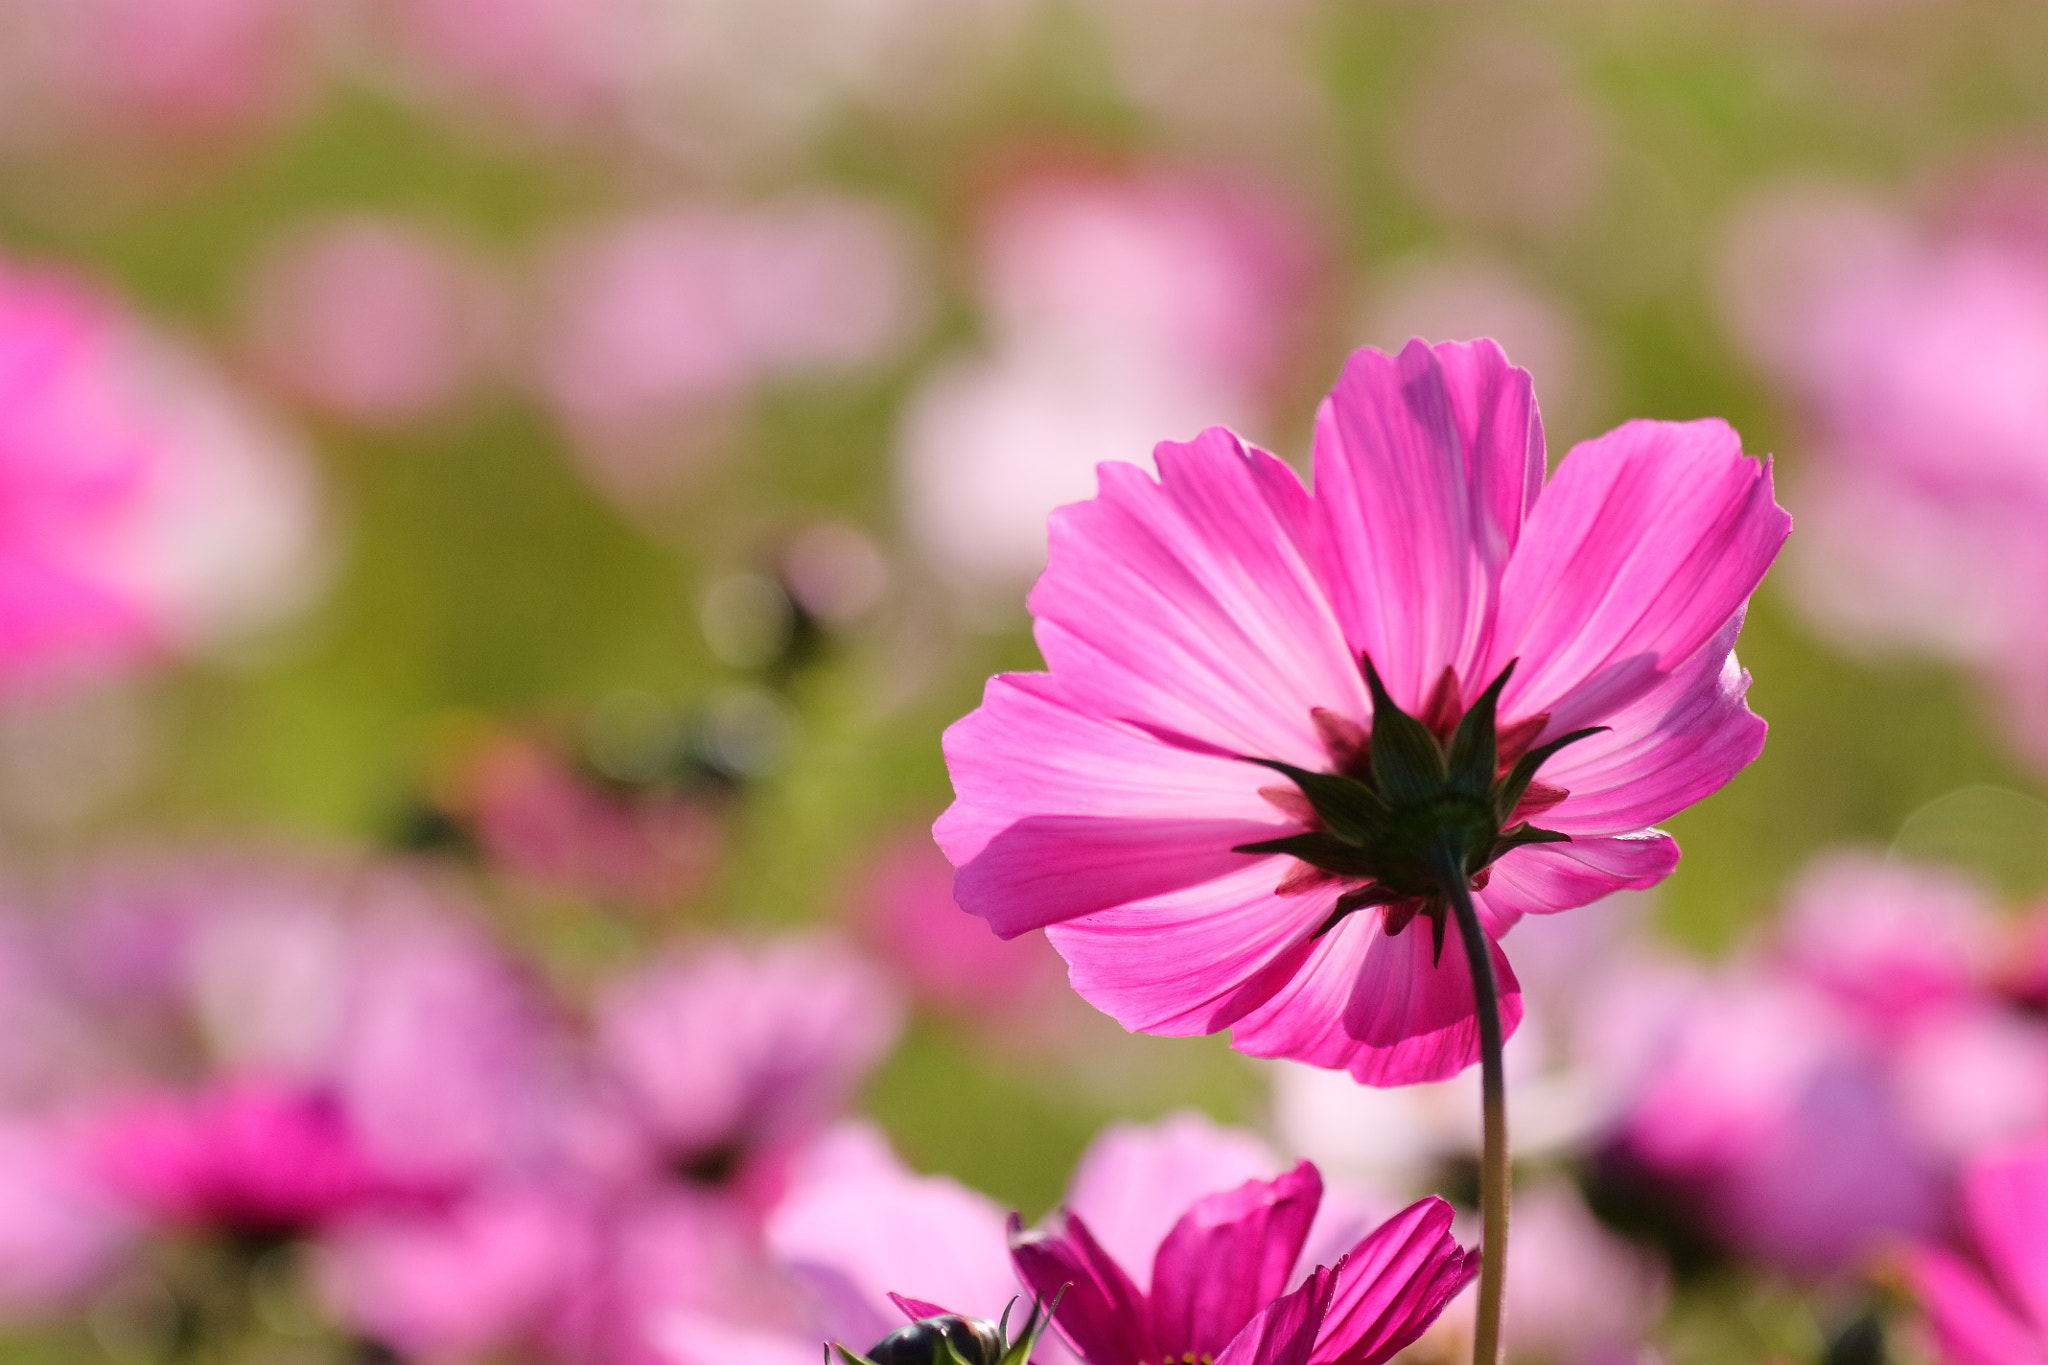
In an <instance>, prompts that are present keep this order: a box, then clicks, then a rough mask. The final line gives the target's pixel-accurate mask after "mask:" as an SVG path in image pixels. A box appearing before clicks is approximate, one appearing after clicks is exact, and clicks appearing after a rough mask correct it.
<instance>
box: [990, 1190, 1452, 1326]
mask: <svg viewBox="0 0 2048 1365" xmlns="http://www.w3.org/2000/svg"><path fill="white" fill-rule="evenodd" d="M1322 1193H1323V1182H1322V1177H1321V1175H1319V1174H1318V1173H1317V1171H1316V1168H1315V1167H1314V1166H1312V1165H1310V1164H1309V1163H1308V1162H1306V1161H1304V1162H1302V1163H1301V1164H1300V1165H1298V1166H1296V1167H1295V1168H1294V1169H1293V1170H1291V1171H1288V1172H1286V1173H1285V1174H1283V1175H1281V1176H1280V1177H1278V1178H1277V1179H1274V1180H1250V1181H1246V1182H1245V1183H1244V1184H1242V1185H1239V1186H1237V1187H1236V1188H1235V1189H1232V1190H1228V1191H1226V1192H1223V1193H1219V1194H1211V1195H1207V1196H1205V1197H1204V1198H1202V1199H1200V1200H1198V1201H1196V1203H1195V1204H1194V1206H1193V1207H1191V1208H1190V1209H1188V1210H1187V1212H1186V1213H1185V1214H1183V1215H1182V1216H1181V1218H1180V1220H1179V1221H1178V1222H1176V1223H1175V1224H1174V1225H1173V1227H1172V1229H1171V1230H1170V1231H1169V1232H1168V1233H1167V1234H1166V1237H1165V1240H1163V1241H1162V1242H1161V1243H1160V1244H1159V1249H1158V1251H1157V1252H1156V1253H1155V1254H1154V1256H1153V1260H1152V1274H1151V1279H1150V1284H1149V1287H1148V1288H1143V1289H1141V1288H1140V1287H1139V1285H1138V1283H1137V1281H1135V1280H1134V1279H1133V1278H1132V1277H1131V1275H1130V1274H1129V1273H1128V1272H1127V1271H1126V1270H1125V1269H1124V1268H1123V1267H1122V1266H1121V1265H1119V1264H1118V1263H1117V1261H1115V1260H1114V1259H1113V1258H1111V1256H1110V1255H1109V1254H1108V1253H1107V1252H1106V1251H1104V1250H1103V1249H1102V1246H1101V1244H1100V1243H1099V1242H1098V1241H1096V1239H1095V1237H1094V1236H1093V1234H1091V1233H1090V1232H1089V1230H1088V1225H1087V1224H1086V1223H1085V1222H1084V1221H1083V1220H1082V1219H1081V1217H1080V1216H1079V1215H1078V1214H1075V1213H1071V1212H1067V1211H1060V1212H1056V1213H1055V1214H1054V1215H1053V1217H1052V1218H1051V1219H1050V1220H1049V1222H1048V1223H1047V1225H1046V1226H1045V1227H1044V1228H1042V1229H1040V1230H1037V1231H1033V1232H1025V1231H1024V1229H1023V1225H1022V1223H1021V1221H1020V1220H1018V1219H1017V1218H1015V1217H1014V1216H1013V1217H1012V1218H1011V1221H1010V1250H1011V1256H1012V1258H1013V1259H1014V1260H1015V1261H1016V1264H1017V1273H1018V1276H1019V1277H1020V1278H1021V1279H1022V1280H1023V1281H1024V1283H1025V1284H1026V1285H1027V1286H1029V1287H1030V1288H1031V1290H1032V1292H1033V1293H1034V1294H1035V1295H1037V1296H1038V1297H1039V1298H1040V1299H1042V1300H1045V1301H1047V1302H1050V1301H1051V1300H1052V1299H1053V1297H1054V1296H1055V1295H1059V1294H1061V1291H1062V1288H1063V1287H1064V1289H1065V1293H1064V1296H1063V1297H1061V1298H1060V1300H1059V1307H1058V1310H1057V1312H1056V1313H1055V1315H1054V1322H1055V1323H1056V1324H1057V1325H1058V1327H1059V1329H1060V1332H1061V1334H1062V1335H1063V1336H1064V1337H1065V1338H1066V1340H1067V1342H1068V1344H1069V1345H1071V1346H1072V1347H1073V1348H1074V1350H1075V1352H1076V1353H1077V1354H1079V1355H1080V1356H1081V1358H1082V1359H1083V1360H1084V1361H1086V1362H1087V1365H1140V1362H1144V1361H1157V1360H1216V1361H1229V1362H1232V1363H1233V1365H1250V1362H1253V1361H1258V1362H1289V1363H1290V1365H1378V1363H1379V1362H1381V1361H1385V1360H1387V1359H1389V1358H1391V1357H1392V1356H1393V1355H1394V1353H1395V1352H1397V1351H1399V1350H1400V1349H1401V1348H1402V1347H1404V1346H1406V1345H1408V1344H1409V1343H1410V1342H1412V1341H1413V1340H1415V1338H1416V1337H1418V1336H1420V1335H1421V1334H1422V1332H1423V1330H1424V1329H1425V1328H1427V1327H1428V1326H1429V1324H1430V1323H1431V1322H1433V1321H1434V1320H1435V1319H1436V1316H1437V1314H1438V1313H1440V1312H1442V1311H1443V1307H1444V1305H1445V1304H1446V1303H1448V1302H1449V1301H1450V1299H1451V1297H1452V1296H1453V1295H1454V1294H1456V1293H1457V1292H1458V1291H1459V1290H1460V1289H1462V1288H1464V1286H1465V1284H1466V1282H1467V1281H1469V1280H1470V1279H1471V1278H1472V1277H1473V1276H1474V1275H1476V1274H1477V1273H1478V1271H1479V1257H1478V1254H1477V1253H1476V1252H1468V1251H1466V1250H1464V1249H1462V1248H1461V1247H1459V1245H1458V1244H1457V1242H1456V1240H1455V1239H1454V1238H1452V1236H1451V1231H1450V1228H1451V1207H1450V1205H1448V1204H1446V1203H1444V1202H1443V1201H1442V1200H1441V1199H1434V1198H1432V1199H1424V1200H1422V1201H1420V1202H1419V1203H1416V1204H1414V1205H1411V1206H1410V1207H1409V1208H1407V1209H1405V1210H1403V1211H1402V1212H1400V1213H1398V1214H1396V1215H1395V1216H1394V1217H1393V1218H1390V1219H1388V1220H1387V1221H1386V1222H1385V1223H1383V1224H1381V1225H1380V1226H1379V1227H1378V1228H1377V1229H1375V1230H1374V1231H1372V1232H1371V1233H1368V1234H1367V1235H1366V1236H1365V1237H1364V1238H1363V1239H1362V1240H1361V1241H1359V1242H1358V1243H1357V1245H1355V1246H1353V1247H1352V1248H1351V1249H1350V1251H1349V1252H1348V1253H1347V1254H1346V1255H1345V1256H1343V1257H1342V1258H1341V1259H1340V1260H1338V1261H1337V1263H1336V1264H1335V1265H1334V1266H1333V1267H1327V1268H1326V1267H1323V1266H1317V1267H1315V1268H1314V1269H1312V1270H1310V1271H1308V1272H1307V1275H1306V1276H1305V1277H1303V1276H1300V1275H1298V1274H1297V1272H1296V1268H1295V1267H1296V1262H1297V1261H1298V1260H1299V1259H1300V1257H1301V1253H1302V1248H1303V1246H1304V1244H1305V1243H1306V1242H1307V1240H1308V1234H1309V1227H1310V1225H1311V1224H1312V1223H1313V1222H1314V1220H1315V1216H1316V1208H1317V1205H1318V1204H1320V1203H1321V1202H1322ZM1290 1284H1294V1285H1296V1287H1295V1288H1294V1289H1293V1290H1292V1291H1291V1292H1289V1291H1288V1286H1289V1285H1290Z"/></svg>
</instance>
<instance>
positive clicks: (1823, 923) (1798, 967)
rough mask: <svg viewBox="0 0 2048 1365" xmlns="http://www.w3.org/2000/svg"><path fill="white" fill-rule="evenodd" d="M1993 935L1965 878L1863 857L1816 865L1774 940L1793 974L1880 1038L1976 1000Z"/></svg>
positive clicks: (1993, 949) (1986, 905) (1804, 876)
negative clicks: (1931, 1013)
mask: <svg viewBox="0 0 2048 1365" xmlns="http://www.w3.org/2000/svg"><path fill="white" fill-rule="evenodd" d="M1999 936H2000V935H1999V926H1998V924H1997V921H1996V917H1995V912H1994V910H1993V907H1992V905H1991V903H1990V897H1989V896H1987V895H1986V894H1985V892H1984V890H1983V889H1982V888H1981V887H1980V886H1978V885H1977V884H1976V883H1975V882H1973V881H1971V880H1970V879H1969V878H1968V877H1967V876H1964V875H1963V874H1962V873H1960V872H1956V871H1953V870H1950V869H1947V868H1941V867H1933V866H1921V865H1916V864H1911V863H1903V862H1899V861H1897V860H1880V859H1879V858H1877V857H1875V856H1873V855H1871V854H1867V853H1838V854H1831V855H1827V856H1825V857H1822V858H1819V859H1816V860H1815V861H1814V862H1813V863H1812V864H1811V865H1810V866H1808V867H1807V869H1806V870H1805V871H1804V872H1802V873H1801V874H1800V876H1799V879H1798V881H1797V882H1796V883H1795V884H1794V885H1793V887H1792V890H1791V892H1790V893H1789V895H1788V897H1787V900H1786V904H1785V908H1784V910H1783V911H1782V912H1781V914H1780V916H1779V921H1778V925H1777V928H1776V930H1775V934H1774V937H1775V939H1776V941H1777V944H1778V949H1779V952H1780V953H1781V954H1782V955H1783V958H1784V960H1785V963H1786V965H1787V966H1788V967H1789V968H1790V969H1791V970H1792V971H1793V972H1794V973H1795V974H1796V975H1798V976H1799V977H1801V978H1802V979H1804V980H1806V981H1808V982H1811V983H1812V984H1813V985H1815V986H1818V987H1819V988H1820V989H1821V990H1823V991H1825V992H1827V993H1828V994H1829V995H1831V996H1833V997H1834V998H1835V999H1836V1000H1837V1001H1838V1002H1839V1003H1840V1004H1841V1005H1842V1006H1843V1007H1844V1008H1846V1009H1848V1010H1849V1011H1851V1012H1852V1013H1853V1014H1854V1015H1855V1017H1857V1018H1858V1019H1859V1020H1861V1021H1862V1022H1863V1023H1864V1024H1865V1025H1867V1026H1868V1027H1870V1028H1873V1029H1877V1030H1880V1031H1886V1030H1896V1029H1899V1028H1902V1027H1905V1026H1907V1025H1909V1024H1911V1023H1912V1022H1914V1021H1915V1020H1916V1019H1918V1018H1920V1017H1923V1016H1924V1015H1925V1014H1926V1013H1927V1012H1928V1011H1930V1010H1938V1009H1941V1008H1942V1007H1944V1006H1948V1005H1954V1004H1960V1003H1964V1002H1967V1001H1968V1000H1970V999H1971V998H1972V997H1974V996H1976V995H1978V994H1979V993H1981V991H1982V990H1983V987H1984V982H1985V980H1986V977H1987V973H1988V972H1989V971H1990V969H1991V967H1992V964H1993V959H1994V957H1995V955H1996V953H1997V951H1998V938H1999Z"/></svg>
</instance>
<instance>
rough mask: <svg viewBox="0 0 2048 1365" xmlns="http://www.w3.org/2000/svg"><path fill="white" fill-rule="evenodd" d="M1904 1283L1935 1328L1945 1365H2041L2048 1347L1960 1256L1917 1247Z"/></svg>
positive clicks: (1908, 1265) (2047, 1352) (1906, 1264)
mask: <svg viewBox="0 0 2048 1365" xmlns="http://www.w3.org/2000/svg"><path fill="white" fill-rule="evenodd" d="M1903 1268H1904V1270H1905V1274H1906V1280H1907V1282H1908V1283H1909V1284H1911V1285H1912V1287H1913V1292H1914V1294H1915V1295H1916V1296H1917V1297H1918V1298H1919V1300H1920V1306H1921V1308H1923V1309H1924V1310H1925V1311H1926V1313H1927V1317H1928V1319H1929V1322H1930V1323H1931V1325H1932V1326H1933V1328H1934V1336H1935V1340H1936V1341H1937V1342H1938V1343H1939V1344H1940V1347H1941V1359H1942V1361H1943V1362H1944V1365H2040V1361H2041V1359H2042V1356H2043V1355H2044V1354H2048V1343H2044V1342H2043V1341H2042V1338H2041V1333H2040V1331H2039V1329H2038V1328H2036V1327H2035V1326H2034V1325H2033V1324H2031V1323H2028V1322H2025V1321H2022V1320H2021V1319H2020V1317H2019V1316H2018V1315H2017V1314H2015V1313H2014V1312H2013V1311H2012V1309H2011V1308H2009V1307H2007V1306H2006V1304H2005V1302H2004V1301H2003V1300H2002V1299H2000V1298H1999V1297H1998V1294H1997V1293H1996V1292H1995V1291H1994V1290H1993V1289H1992V1288H1991V1287H1990V1286H1989V1285H1987V1284H1985V1283H1984V1280H1983V1277H1982V1276H1981V1275H1979V1274H1978V1273H1977V1272H1976V1271H1975V1270H1973V1269H1972V1268H1971V1267H1970V1266H1968V1265H1967V1264H1965V1263H1964V1262H1963V1261H1962V1260H1961V1259H1960V1258H1958V1257H1955V1256H1952V1255H1950V1254H1949V1253H1948V1252H1946V1251H1942V1250H1940V1249H1938V1248H1935V1247H1928V1246H1922V1247H1916V1248H1914V1249H1913V1251H1912V1252H1911V1253H1910V1254H1909V1255H1908V1256H1907V1257H1906V1258H1905V1265H1904V1267H1903Z"/></svg>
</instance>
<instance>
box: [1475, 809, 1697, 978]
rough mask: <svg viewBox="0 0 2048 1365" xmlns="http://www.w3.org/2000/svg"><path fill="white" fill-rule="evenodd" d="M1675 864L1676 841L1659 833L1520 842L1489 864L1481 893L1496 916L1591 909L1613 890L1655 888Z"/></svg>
mask: <svg viewBox="0 0 2048 1365" xmlns="http://www.w3.org/2000/svg"><path fill="white" fill-rule="evenodd" d="M1677 866H1678V841H1677V840H1676V839H1673V838H1672V837H1671V836H1670V835H1668V834H1666V833H1664V832H1663V831H1662V830H1655V829H1649V830H1644V831H1643V832H1642V833H1640V834H1623V835H1617V836H1615V837H1614V838H1611V839H1574V840H1572V841H1571V842H1570V843H1568V844H1525V845H1523V846H1522V847H1521V848H1517V849H1513V850H1510V851H1509V852H1508V853H1506V854H1504V855H1502V857H1501V858H1500V860H1499V861H1497V862H1496V863H1494V865H1493V876H1492V879H1491V880H1490V881H1488V882H1487V884H1486V890H1485V892H1484V893H1482V894H1483V895H1484V896H1485V898H1486V901H1487V903H1488V904H1489V905H1490V906H1492V907H1493V909H1494V911H1495V913H1496V914H1502V915H1507V914H1509V913H1512V914H1513V916H1514V918H1515V919H1519V918H1520V917H1521V916H1522V915H1525V914H1528V915H1547V914H1550V913H1552V912H1554V911H1558V910H1572V909H1576V908H1577V907H1579V906H1581V905H1591V904H1592V903H1593V902H1594V901H1596V900H1599V899H1600V898H1601V897H1602V896H1606V895H1611V894H1613V893H1614V892H1616V891H1641V890H1643V889H1645V888H1647V887H1652V886H1655V885H1656V884H1657V883H1658V882H1661V881H1663V880H1664V879H1665V878H1666V877H1668V876H1670V875H1671V873H1672V870H1673V869H1674V868H1676V867H1677ZM1510 922H1512V920H1511V921H1510ZM1448 951H1449V950H1448V949H1447V950H1446V952H1448Z"/></svg>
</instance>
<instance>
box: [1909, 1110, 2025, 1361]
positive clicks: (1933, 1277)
mask: <svg viewBox="0 0 2048 1365" xmlns="http://www.w3.org/2000/svg"><path fill="white" fill-rule="evenodd" d="M1961 1196H1962V1198H1961V1202H1962V1221H1963V1223H1964V1231H1965V1232H1966V1234H1967V1237H1968V1242H1969V1244H1970V1249H1969V1252H1968V1253H1962V1252H1958V1251H1956V1250H1952V1249H1950V1248H1947V1247H1941V1246H1934V1245H1927V1244H1922V1245H1920V1246H1917V1247H1915V1248H1914V1249H1913V1250H1911V1251H1910V1252H1909V1253H1908V1254H1907V1256H1906V1258H1905V1266H1904V1268H1905V1271H1906V1278H1907V1280H1908V1282H1909V1283H1910V1284H1911V1285H1912V1287H1913V1291H1914V1293H1915V1294H1917V1295H1918V1296H1919V1299H1920V1304H1921V1307H1922V1308H1924V1309H1925V1310H1926V1312H1927V1318H1928V1322H1929V1325H1930V1326H1932V1328H1933V1329H1934V1339H1935V1343H1936V1345H1937V1346H1938V1347H1939V1354H1940V1359H1941V1361H1942V1365H2032V1363H2033V1362H2035V1361H2038V1360H2040V1359H2042V1358H2043V1357H2044V1356H2048V1147H2044V1146H2041V1145H2038V1144H2035V1145H2030V1146H2027V1147H2021V1148H2015V1149H2008V1150H2006V1151H2002V1152H1996V1153H1992V1154H1989V1155H1986V1156H1984V1157H1983V1158H1981V1159H1980V1160H1978V1161H1976V1162H1974V1163H1972V1164H1971V1166H1970V1167H1969V1169H1967V1170H1966V1171H1965V1172H1964V1173H1963V1178H1962V1190H1961Z"/></svg>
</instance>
